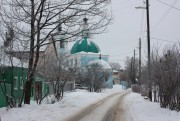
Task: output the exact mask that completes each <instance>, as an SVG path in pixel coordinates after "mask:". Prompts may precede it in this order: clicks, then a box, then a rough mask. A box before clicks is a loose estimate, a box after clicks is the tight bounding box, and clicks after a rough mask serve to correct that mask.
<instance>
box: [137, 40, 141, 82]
mask: <svg viewBox="0 0 180 121" xmlns="http://www.w3.org/2000/svg"><path fill="white" fill-rule="evenodd" d="M138 82H139V84H140V85H141V38H139V80H138Z"/></svg>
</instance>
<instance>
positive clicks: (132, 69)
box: [125, 57, 138, 84]
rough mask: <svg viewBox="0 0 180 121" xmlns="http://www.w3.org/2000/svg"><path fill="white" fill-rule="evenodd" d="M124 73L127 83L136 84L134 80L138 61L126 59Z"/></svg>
mask: <svg viewBox="0 0 180 121" xmlns="http://www.w3.org/2000/svg"><path fill="white" fill-rule="evenodd" d="M125 64H126V66H125V70H126V71H125V72H126V73H127V77H126V78H127V81H130V82H131V83H132V84H135V83H137V81H136V79H137V77H138V59H134V58H131V59H130V58H129V57H127V58H126V61H125Z"/></svg>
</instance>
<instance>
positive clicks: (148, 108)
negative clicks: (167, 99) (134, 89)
mask: <svg viewBox="0 0 180 121" xmlns="http://www.w3.org/2000/svg"><path fill="white" fill-rule="evenodd" d="M125 102H126V103H127V104H128V107H127V108H128V109H129V110H130V112H129V113H130V115H131V116H132V118H133V121H180V112H176V111H171V110H169V109H167V108H166V109H164V108H160V105H159V103H155V102H150V101H149V100H145V99H144V98H143V97H142V96H141V95H140V94H137V93H131V94H129V95H128V96H127V97H126V98H125Z"/></svg>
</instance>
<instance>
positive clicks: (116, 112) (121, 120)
mask: <svg viewBox="0 0 180 121" xmlns="http://www.w3.org/2000/svg"><path fill="white" fill-rule="evenodd" d="M129 92H130V91H129ZM129 92H128V93H124V94H123V95H121V96H120V97H119V99H118V102H117V103H116V105H115V106H114V108H113V110H110V111H109V116H108V117H109V118H108V120H104V121H133V118H132V116H131V114H130V107H129V104H128V102H126V101H125V97H126V96H127V95H128V94H129Z"/></svg>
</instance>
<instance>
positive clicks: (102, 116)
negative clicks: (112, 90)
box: [66, 91, 131, 121]
mask: <svg viewBox="0 0 180 121" xmlns="http://www.w3.org/2000/svg"><path fill="white" fill-rule="evenodd" d="M129 92H130V91H125V92H120V93H116V94H113V95H110V96H108V97H106V98H104V99H102V100H100V101H98V102H97V103H94V104H92V105H90V106H88V107H86V108H85V109H83V110H81V111H80V112H77V114H76V115H74V116H73V117H70V118H69V119H66V121H126V120H125V118H126V116H125V115H126V114H125V113H126V107H125V106H124V102H123V98H124V97H125V96H126V95H127V94H129ZM124 116H125V117H124ZM122 118H123V119H124V120H123V119H122ZM120 119H121V120H120ZM127 121H131V120H127Z"/></svg>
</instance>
